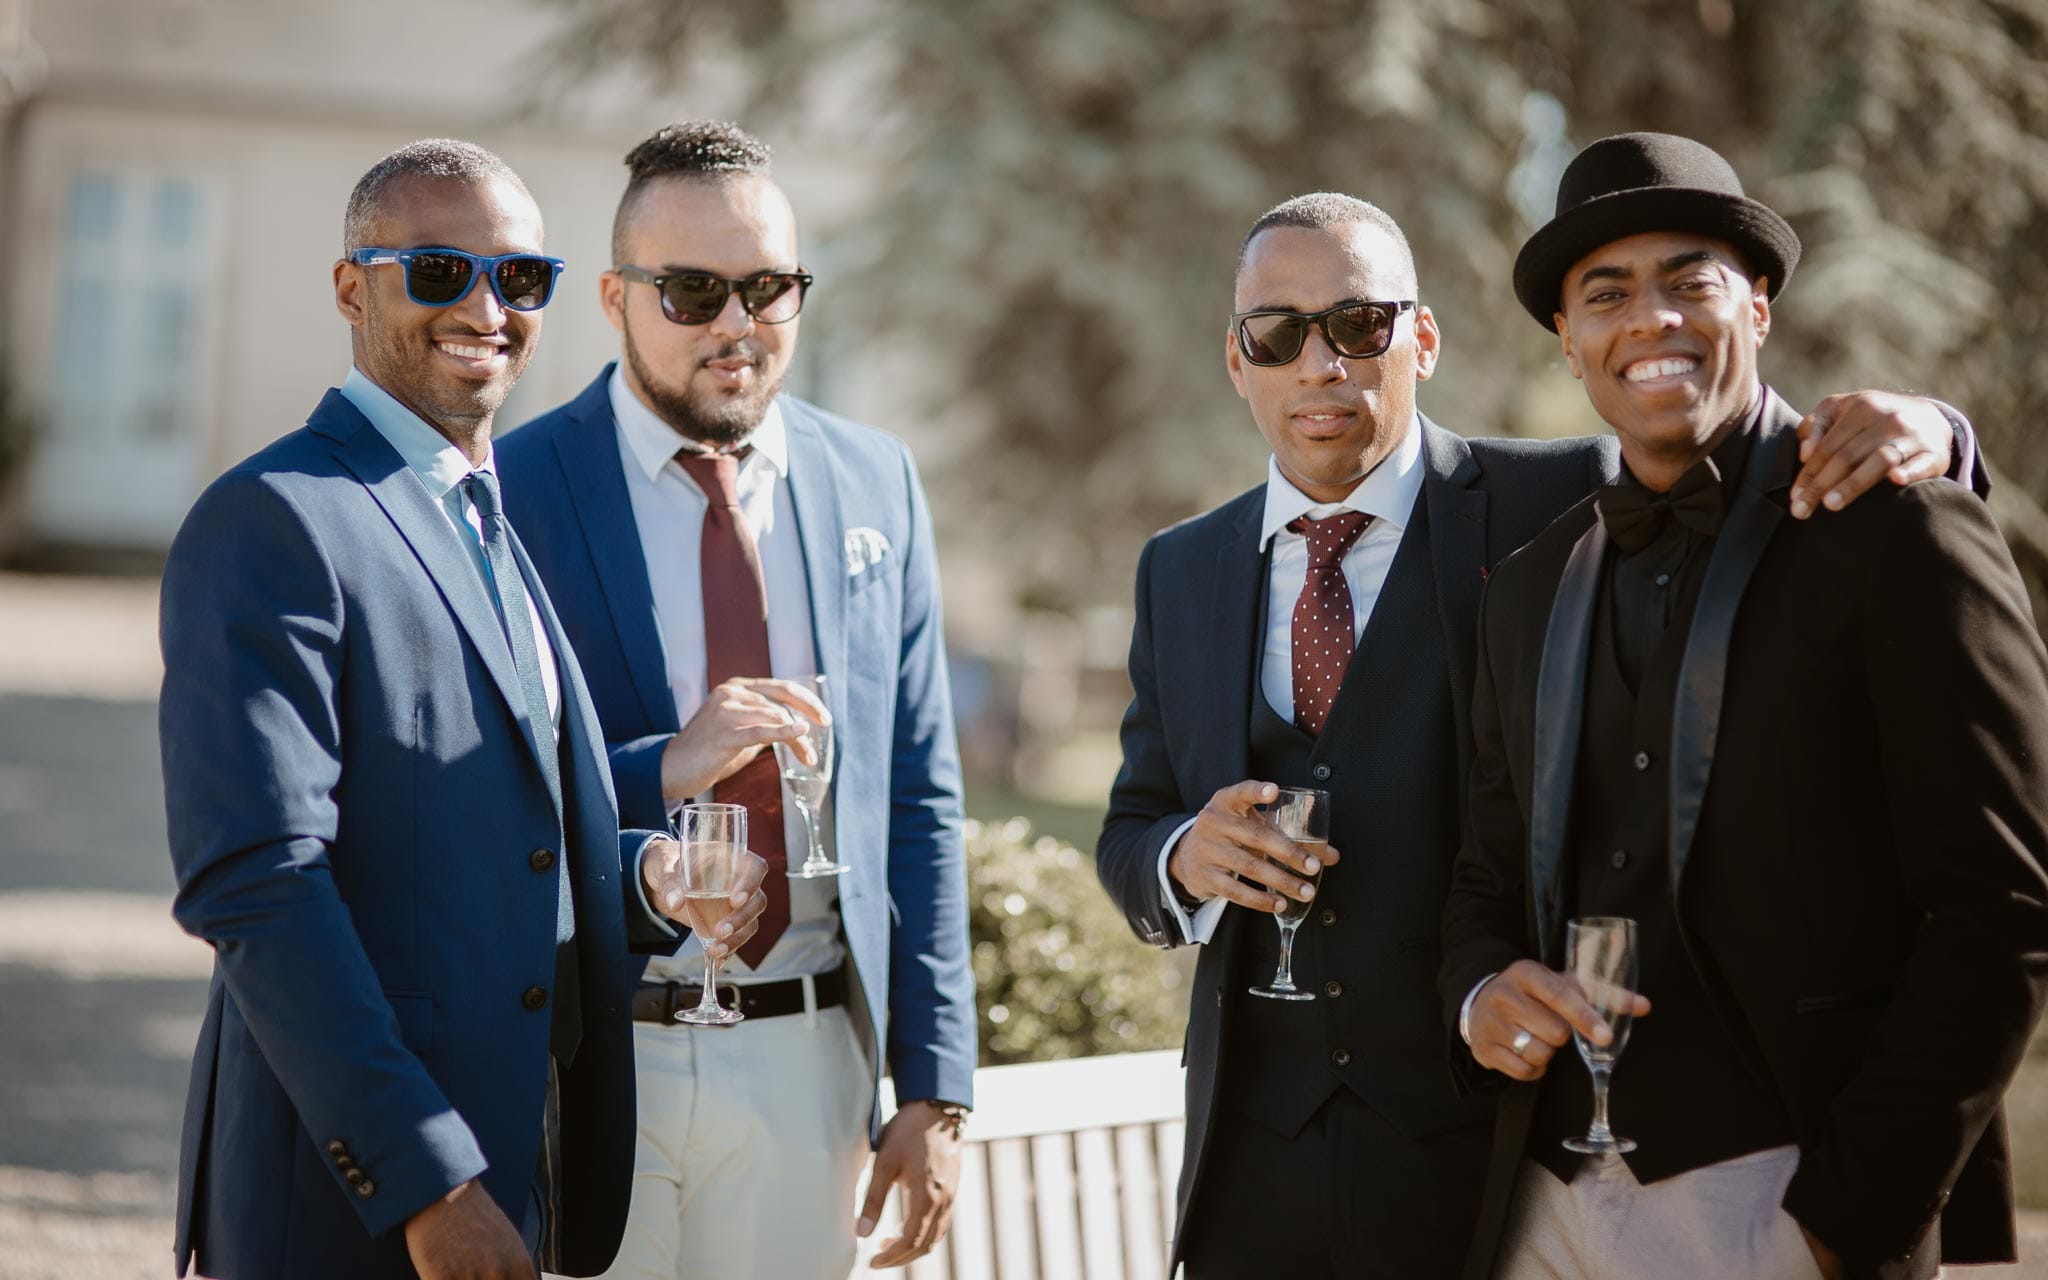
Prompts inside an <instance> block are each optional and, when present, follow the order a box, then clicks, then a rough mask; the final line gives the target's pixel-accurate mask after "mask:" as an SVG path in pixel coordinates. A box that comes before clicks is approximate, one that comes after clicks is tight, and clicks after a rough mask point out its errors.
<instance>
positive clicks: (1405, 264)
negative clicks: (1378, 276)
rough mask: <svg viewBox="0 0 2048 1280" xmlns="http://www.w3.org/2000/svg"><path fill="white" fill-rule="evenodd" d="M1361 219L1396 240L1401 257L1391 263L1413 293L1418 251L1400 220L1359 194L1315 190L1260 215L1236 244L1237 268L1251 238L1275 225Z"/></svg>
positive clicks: (1314, 227) (1320, 227)
mask: <svg viewBox="0 0 2048 1280" xmlns="http://www.w3.org/2000/svg"><path fill="white" fill-rule="evenodd" d="M1354 222H1362V223H1364V224H1366V225H1367V226H1370V227H1377V228H1378V229H1379V230H1381V231H1383V232H1385V233H1386V236H1387V239H1389V240H1391V241H1393V243H1394V249H1395V252H1396V253H1397V254H1398V255H1399V261H1398V262H1395V263H1390V264H1388V265H1390V266H1394V267H1397V268H1398V269H1399V270H1400V271H1401V273H1402V274H1403V275H1404V276H1405V277H1406V280H1407V285H1408V289H1407V292H1408V293H1409V294H1411V295H1412V294H1414V292H1415V289H1416V285H1415V254H1414V252H1413V251H1412V250H1411V249H1409V247H1408V237H1407V236H1406V235H1404V234H1402V232H1401V224H1400V223H1398V222H1395V221H1394V219H1393V218H1392V217H1391V216H1389V215H1388V213H1387V211H1386V210H1384V209H1382V208H1380V207H1379V206H1378V205H1376V204H1369V203H1367V202H1366V201H1364V200H1360V199H1359V198H1358V197H1357V196H1347V195H1345V194H1343V193H1342V192H1338V191H1315V192H1311V193H1310V194H1308V195H1305V196H1296V197H1294V198H1293V199H1292V200H1283V201H1281V202H1280V203H1279V204H1276V205H1274V206H1273V207H1272V208H1270V209H1268V210H1266V211H1265V212H1264V213H1262V214H1260V215H1259V219H1258V221H1257V222H1254V223H1252V229H1251V230H1250V231H1247V232H1245V233H1244V241H1243V242H1242V243H1241V244H1239V245H1238V246H1237V269H1238V270H1239V271H1243V270H1244V262H1245V258H1246V257H1248V256H1249V255H1250V254H1251V250H1252V241H1254V240H1256V239H1258V238H1259V233H1260V232H1262V231H1267V230H1270V229H1271V228H1273V227H1302V228H1305V229H1307V230H1310V231H1327V230H1329V229H1330V228H1331V227H1341V226H1347V225H1349V224H1351V223H1354Z"/></svg>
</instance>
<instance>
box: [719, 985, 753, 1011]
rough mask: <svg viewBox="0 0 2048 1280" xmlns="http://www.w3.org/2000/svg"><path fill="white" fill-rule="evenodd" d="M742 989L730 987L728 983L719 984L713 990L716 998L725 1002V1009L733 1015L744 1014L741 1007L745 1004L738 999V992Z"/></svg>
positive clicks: (743, 1009)
mask: <svg viewBox="0 0 2048 1280" xmlns="http://www.w3.org/2000/svg"><path fill="white" fill-rule="evenodd" d="M744 989H745V988H742V987H736V986H734V985H732V984H731V983H730V982H721V983H719V984H718V986H717V987H716V988H715V990H716V991H717V993H718V997H719V998H720V999H721V1000H723V1001H725V1003H726V1007H727V1008H729V1009H731V1010H732V1011H733V1012H734V1013H745V1012H746V1009H745V1008H744V1007H743V1006H744V1003H745V1002H744V1001H742V1000H741V999H740V992H741V991H742V990H744Z"/></svg>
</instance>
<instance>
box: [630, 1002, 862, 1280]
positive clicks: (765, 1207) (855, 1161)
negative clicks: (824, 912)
mask: <svg viewBox="0 0 2048 1280" xmlns="http://www.w3.org/2000/svg"><path fill="white" fill-rule="evenodd" d="M633 1057H634V1062H635V1065H636V1067H637V1068H638V1072H639V1079H638V1093H639V1109H640V1140H639V1143H638V1146H637V1149H636V1151H635V1153H634V1164H633V1204H632V1208H631V1211H630V1212H629V1214H628V1217H627V1220H626V1238H625V1242H624V1243H623V1244H622V1245H620V1247H619V1256H618V1260H617V1261H615V1262H614V1263H613V1264H612V1267H611V1270H609V1271H607V1272H606V1273H605V1275H606V1276H607V1277H609V1278H610V1280H828V1278H829V1280H845V1277H846V1275H847V1273H848V1272H849V1271H850V1270H851V1269H852V1267H853V1263H854V1236H853V1220H854V1216H855V1211H856V1210H857V1208H858V1205H856V1204H855V1202H854V1189H855V1184H856V1183H857V1182H859V1180H860V1176H861V1172H862V1170H863V1169H865V1168H866V1166H867V1162H868V1108H869V1097H870V1086H869V1079H870V1076H869V1069H868V1062H867V1056H866V1054H864V1053H863V1052H862V1050H861V1047H860V1042H859V1040H858V1039H857V1038H856V1036H855V1033H854V1029H853V1022H852V1019H851V1018H849V1017H848V1016H847V1011H846V1010H845V1009H844V1008H839V1009H822V1010H819V1011H817V1012H815V1013H793V1014H788V1015H785V1016H783V1017H779V1018H759V1019H750V1020H748V1021H746V1022H742V1023H739V1024H738V1025H737V1026H732V1027H695V1028H693V1027H688V1026H685V1025H683V1024H682V1023H677V1024H676V1025H675V1026H674V1027H667V1026H658V1025H655V1024H653V1023H647V1022H636V1023H634V1024H633Z"/></svg>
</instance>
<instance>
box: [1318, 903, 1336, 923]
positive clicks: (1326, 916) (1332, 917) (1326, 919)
mask: <svg viewBox="0 0 2048 1280" xmlns="http://www.w3.org/2000/svg"><path fill="white" fill-rule="evenodd" d="M1322 921H1323V923H1324V924H1335V923H1337V913H1336V912H1335V911H1332V910H1331V909H1330V908H1328V907H1324V908H1323V914H1322Z"/></svg>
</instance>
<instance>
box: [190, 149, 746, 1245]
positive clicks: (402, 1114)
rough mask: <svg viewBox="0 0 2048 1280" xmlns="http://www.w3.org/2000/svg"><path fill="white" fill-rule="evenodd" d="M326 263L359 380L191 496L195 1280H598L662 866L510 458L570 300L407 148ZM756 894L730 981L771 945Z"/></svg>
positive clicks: (626, 1158)
mask: <svg viewBox="0 0 2048 1280" xmlns="http://www.w3.org/2000/svg"><path fill="white" fill-rule="evenodd" d="M344 237H345V255H346V256H344V257H343V259H342V260H341V261H339V262H337V263H336V264H335V267H334V282H335V302H336V305H337V308H338V309H339V310H340V312H341V314H342V316H343V318H344V319H346V320H347V321H348V323H349V325H350V326H351V330H352V348H353V359H354V367H353V368H352V369H351V370H350V373H349V376H348V379H347V381H346V382H345V383H344V384H343V386H342V387H341V388H340V389H339V390H335V391H329V392H328V393H327V395H326V398H325V399H323V400H322V401H321V402H320V405H319V407H318V408H317V409H315V410H314V412H313V415H312V417H311V418H310V419H308V421H307V423H306V425H305V427H304V428H303V429H301V430H298V431H295V432H293V433H291V434H290V435H287V436H285V437H284V438H282V439H281V440H279V441H277V442H276V443H275V444H272V445H271V446H270V447H268V448H266V449H264V450H263V451H262V452H260V453H258V454H256V455H255V456H254V457H252V458H250V459H248V460H247V461H245V462H243V463H241V464H240V465H238V466H236V467H234V468H233V469H231V470H230V471H229V472H228V473H227V474H226V475H224V476H222V477H221V478H220V479H219V480H218V481H216V482H215V483H214V484H213V485H212V486H211V487H210V488H208V489H207V491H206V493H205V494H204V495H202V496H201V498H200V499H199V502H198V503H197V505H196V506H195V507H194V508H193V510H192V512H191V514H190V516H189V517H188V518H187V519H186V522H185V525H184V527H183V529H182V530H180V532H179V534H178V538H177V541H176V543H175V545H174V546H173V548H172V550H171V555H170V561H169V564H168V565H167V567H166V570H165V574H164V584H163V607H162V642H163V652H164V686H163V698H162V702H161V732H162V742H163V764H164V790H165V800H166V805H167V808H168V812H169V830H170V839H171V856H172V860H173V862H174V863H175V866H176V871H177V878H178V896H177V900H176V904H175V911H176V914H177V918H178V921H179V923H180V924H182V925H183V926H184V927H185V928H186V929H187V930H189V931H190V932H191V933H193V934H194V935H196V936H198V937H200V938H202V939H204V940H206V941H207V942H208V943H210V944H212V946H213V948H214V953H215V962H214V976H213V988H212V993H211V997H210V999H209V1002H208V1005H207V1012H206V1017H205V1021H204V1023H203V1025H202V1027H201V1030H200V1037H199V1045H198V1050H197V1052H196V1054H195V1057H194V1062H193V1072H192V1090H191V1096H190V1099H189V1101H188V1104H187V1110H186V1116H185V1133H184V1146H183V1153H182V1156H181V1160H180V1167H179V1198H178V1217H177V1242H176V1260H177V1268H178V1273H179V1274H180V1275H183V1274H185V1272H186V1270H187V1268H188V1267H192V1268H195V1269H196V1270H198V1271H200V1272H202V1273H203V1274H205V1275H207V1276H210V1277H214V1278H215V1280H270V1278H272V1277H282V1276H289V1277H291V1278H292V1280H308V1278H314V1280H318V1278H320V1277H335V1280H343V1278H346V1280H364V1278H365V1277H373V1278H374V1277H394V1278H395V1277H410V1276H414V1275H420V1276H426V1277H441V1276H451V1277H452V1276H462V1277H500V1276H503V1277H513V1276H528V1277H530V1276H532V1275H534V1273H535V1269H536V1265H537V1264H542V1265H546V1266H547V1267H549V1268H550V1269H552V1270H556V1271H561V1272H565V1273H568V1274H572V1275H589V1274H592V1273H594V1272H596V1271H599V1270H601V1269H602V1268H604V1267H605V1266H606V1265H608V1264H609V1263H610V1261H611V1259H612V1257H613V1255H614V1253H615V1252H616V1248H617V1244H618V1241H619V1237H620V1233H621V1230H622V1228H623V1224H624V1218H625V1204H626V1192H627V1185H628V1181H629V1175H630V1170H631V1169H632V1145H631V1144H632V1141H633V1129H632V1125H633V1071H632V1059H631V1054H630V1041H629V1038H628V1034H627V1026H628V1023H627V996H628V993H629V990H630V987H631V984H632V974H631V972H630V970H629V966H628V961H627V948H628V946H629V944H630V945H631V946H632V947H634V948H636V949H643V950H651V951H662V950H673V949H674V948H675V946H676V945H677V938H678V932H677V930H676V929H674V928H672V927H671V926H670V925H669V924H668V923H666V922H665V921H664V920H663V919H662V917H661V915H660V914H659V913H657V912H656V911H654V910H652V909H651V908H650V906H649V904H650V902H652V903H656V904H660V905H661V906H662V907H664V908H666V909H668V910H670V911H674V910H675V909H677V908H678V907H679V905H680V889H681V886H680V885H679V883H678V882H677V877H676V873H675V865H674V864H675V856H676V845H675V843H674V842H673V841H671V840H668V839H667V838H665V837H664V836H659V835H656V834H655V833H654V832H652V831H626V832H621V831H620V830H619V825H618V813H617V806H616V803H615V801H614V798H613V793H612V788H611V782H610V777H609V772H608V770H607V769H606V767H605V763H604V755H603V751H604V743H603V738H602V735H601V731H600V729H599V727H598V721H597V716H596V713H595V711H593V709H592V708H591V704H590V698H589V694H588V691H587V690H586V689H585V687H584V683H583V679H582V677H581V675H580V674H579V673H578V671H577V666H576V660H575V657H574V654H573V652H572V650H571V647H570V644H569V639H568V635H567V633H566V632H565V630H564V629H563V627H562V625H561V623H560V621H559V619H558V618H557V617H556V616H555V613H554V610H553V608H552V607H551V606H550V604H549V601H548V598H547V593H546V591H545V590H544V589H543V588H542V586H541V582H540V579H539V577H538V575H537V574H535V572H534V570H533V567H532V565H531V563H530V562H529V561H528V560H527V558H526V556H525V553H524V551H523V550H522V549H521V547H520V545H519V542H518V540H517V538H516V537H514V536H512V535H511V533H510V532H509V530H508V528H507V526H506V524H505V522H504V519H503V510H502V507H501V496H500V492H499V487H498V483H497V479H496V475H495V469H494V465H493V461H492V456H491V446H490V438H491V434H490V433H491V422H492V418H493V415H494V414H495V413H496V411H497V408H498V406H499V405H500V404H501V403H502V402H503V401H504V398H505V395H506V393H507V392H508V391H509V390H510V389H511V387H512V384H513V383H514V382H515V381H516V380H517V378H518V377H519V374H520V372H521V371H522V370H523V369H524V368H525V366H526V362H527V359H528V357H529V356H530V354H531V352H532V348H533V344H534V341H535V339H536V338H537V336H538V334H539V329H540V312H539V308H540V307H541V306H543V305H545V303H546V302H547V300H548V298H549V296H550V294H551V292H552V288H553V284H554V280H555V276H556V274H557V272H558V271H559V269H560V266H561V264H560V263H559V262H556V261H555V260H553V259H549V258H547V257H545V256H544V255H543V254H542V252H541V220H540V213H539V210H538V209H537V208H536V207H535V206H534V203H533V200H532V197H531V196H530V195H529V194H528V193H527V191H526V188H525V186H524V184H522V183H521V182H520V180H519V179H518V177H517V176H516V175H515V174H513V172H512V171H511V170H510V169H509V168H507V167H506V166H505V165H504V163H503V162H502V161H500V160H498V159H497V158H496V157H495V156H492V155H491V154H490V153H489V152H486V151H484V150H482V149H481V148H478V147H475V146H473V145H471V144H468V143H462V142H454V141H450V140H445V139H437V140H430V141H426V142H420V143H414V144H413V145H411V146H409V147H405V148H403V149H401V150H399V151H397V152H394V153H393V154H392V155H390V156H388V157H386V158H385V159H384V160H382V161H380V162H379V163H378V164H377V165H376V166H375V167H373V168H372V169H371V170H370V172H369V173H367V174H366V175H364V177H363V179H362V181H361V182H360V183H359V184H358V185H357V187H356V190H355V193H354V195H353V196H352V197H351V199H350V202H349V208H348V214H347V219H346V223H345V230H344ZM763 866H764V864H760V863H758V861H756V862H754V863H752V864H750V865H748V866H747V867H746V868H745V870H744V871H743V874H742V875H741V877H740V881H739V884H738V885H737V887H736V888H735V889H734V891H733V894H732V901H733V903H734V905H735V906H737V907H738V908H739V909H738V910H737V911H735V912H734V913H733V915H732V916H731V917H729V918H728V920H727V921H726V923H725V924H724V925H721V926H720V932H719V934H718V936H717V938H716V939H715V940H714V945H717V946H719V947H721V948H723V947H727V946H737V945H739V944H740V943H742V942H743V941H744V940H745V939H746V937H747V936H748V935H749V933H750V932H751V930H752V928H753V924H754V921H755V920H757V919H758V916H759V913H760V912H761V910H763V909H764V908H765V905H766V900H765V897H764V896H763V895H762V894H761V893H760V892H759V890H758V888H756V885H757V884H758V882H759V879H760V875H761V872H762V870H763Z"/></svg>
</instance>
